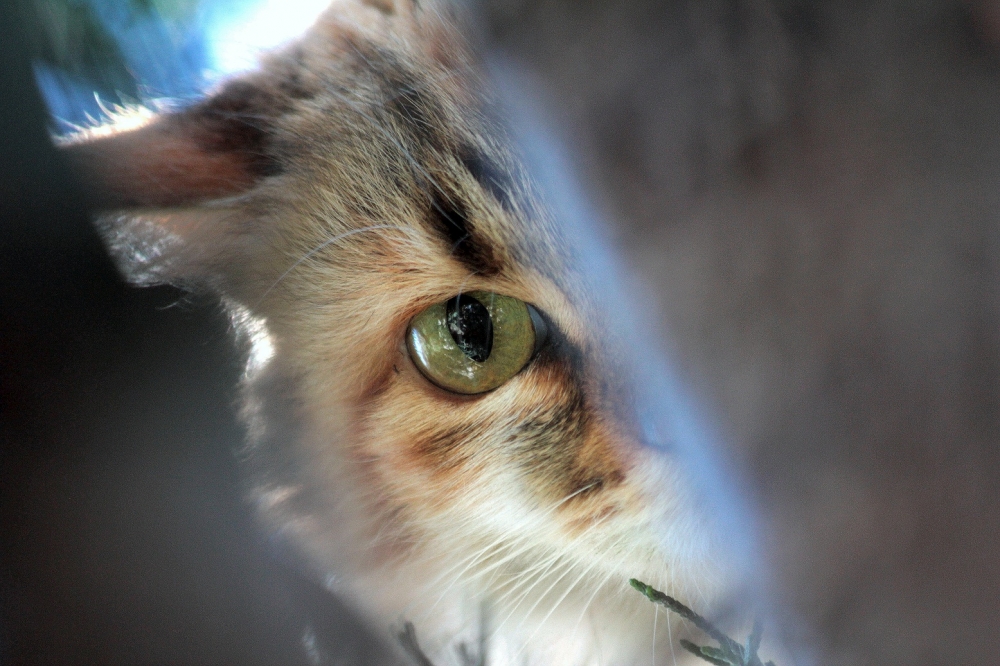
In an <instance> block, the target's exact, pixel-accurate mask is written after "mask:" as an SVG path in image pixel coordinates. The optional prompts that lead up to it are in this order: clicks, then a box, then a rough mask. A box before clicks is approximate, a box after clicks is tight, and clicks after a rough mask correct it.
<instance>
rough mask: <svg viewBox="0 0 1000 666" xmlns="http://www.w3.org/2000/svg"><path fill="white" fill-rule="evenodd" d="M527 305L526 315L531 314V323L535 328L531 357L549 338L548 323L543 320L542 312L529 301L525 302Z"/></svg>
mask: <svg viewBox="0 0 1000 666" xmlns="http://www.w3.org/2000/svg"><path fill="white" fill-rule="evenodd" d="M525 305H527V306H528V315H530V316H531V325H532V326H533V327H534V329H535V348H534V349H533V350H532V352H531V356H532V358H534V357H535V355H536V354H538V352H539V350H540V349H541V348H542V347H544V346H545V342H546V341H547V340H548V338H549V325H548V322H546V321H545V317H543V316H542V313H541V312H539V311H538V309H537V308H536V307H535V306H534V305H532V304H531V303H525Z"/></svg>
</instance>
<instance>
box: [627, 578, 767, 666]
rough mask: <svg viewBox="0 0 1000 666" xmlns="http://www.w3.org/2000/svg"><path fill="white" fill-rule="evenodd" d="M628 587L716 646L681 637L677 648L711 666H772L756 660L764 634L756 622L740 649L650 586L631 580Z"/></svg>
mask: <svg viewBox="0 0 1000 666" xmlns="http://www.w3.org/2000/svg"><path fill="white" fill-rule="evenodd" d="M629 585H631V586H632V587H634V588H635V589H636V590H637V591H639V592H640V593H642V594H643V595H644V596H645V597H646V598H647V599H649V600H650V601H652V602H653V603H654V604H660V605H661V606H663V607H665V608H668V609H669V610H672V611H673V612H675V613H677V614H678V615H680V616H681V617H682V618H684V619H685V620H687V621H688V622H690V623H691V624H693V625H694V626H696V627H698V628H699V629H701V630H702V631H703V632H705V633H706V634H707V635H709V636H711V637H712V638H713V639H715V641H716V642H717V643H718V644H719V647H717V648H715V647H711V646H709V645H696V644H694V643H692V642H691V641H689V640H685V639H683V638H682V639H681V641H680V643H681V647H682V648H684V649H685V650H687V651H688V652H690V653H691V654H693V655H695V656H696V657H699V658H701V659H703V660H705V661H707V662H708V663H710V664H715V666H774V662H771V661H769V662H767V663H766V664H762V663H761V661H760V657H759V656H757V650H758V649H759V648H760V641H761V638H762V636H763V634H764V628H763V625H762V624H761V622H760V620H757V621H755V622H754V624H753V630H751V632H750V636H748V637H747V642H746V645H745V646H743V645H740V644H739V643H737V642H736V641H734V640H733V639H732V638H730V637H729V636H727V635H726V634H724V633H723V632H722V631H720V630H719V629H718V627H716V626H715V625H714V624H712V623H711V622H709V621H708V620H706V619H705V618H704V617H702V616H701V615H698V613H695V612H694V611H693V610H691V609H690V608H688V607H687V606H685V605H684V604H682V603H681V602H679V601H677V600H676V599H674V598H673V597H671V596H670V595H667V594H664V593H663V592H660V591H659V590H657V589H655V588H654V587H653V586H652V585H647V584H646V583H643V582H642V581H639V580H636V579H635V578H632V579H631V580H629Z"/></svg>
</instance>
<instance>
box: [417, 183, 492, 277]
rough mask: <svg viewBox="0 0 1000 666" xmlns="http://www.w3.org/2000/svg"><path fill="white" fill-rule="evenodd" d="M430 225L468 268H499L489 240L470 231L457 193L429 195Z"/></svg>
mask: <svg viewBox="0 0 1000 666" xmlns="http://www.w3.org/2000/svg"><path fill="white" fill-rule="evenodd" d="M429 218H430V222H431V226H432V227H433V228H434V229H435V230H436V231H437V232H438V233H440V234H441V235H442V236H443V237H444V239H445V240H446V241H447V242H448V246H449V247H448V250H449V254H451V256H453V257H455V258H456V259H458V260H459V261H461V262H462V264H463V265H464V266H465V267H466V268H468V269H469V270H470V271H472V272H474V273H477V274H479V275H484V276H493V275H497V274H499V273H500V272H501V271H502V270H503V263H502V261H501V260H500V258H499V256H498V253H497V252H496V251H495V250H494V249H493V247H492V245H491V244H490V243H489V241H487V240H485V239H483V238H482V237H481V236H479V235H477V234H475V233H474V230H473V228H472V225H471V224H470V223H469V217H468V212H467V211H466V208H465V204H464V203H463V202H462V200H461V199H459V198H458V197H457V196H454V195H453V196H451V197H445V196H444V195H443V194H442V193H441V192H439V191H435V193H434V194H433V195H431V210H430V216H429Z"/></svg>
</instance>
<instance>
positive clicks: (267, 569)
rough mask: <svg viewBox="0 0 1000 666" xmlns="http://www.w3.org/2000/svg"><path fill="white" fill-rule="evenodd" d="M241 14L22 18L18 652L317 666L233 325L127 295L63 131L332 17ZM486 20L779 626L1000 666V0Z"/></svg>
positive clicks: (166, 292) (1, 650) (13, 536)
mask: <svg viewBox="0 0 1000 666" xmlns="http://www.w3.org/2000/svg"><path fill="white" fill-rule="evenodd" d="M227 1H228V0H227ZM227 1H223V0H219V1H218V2H214V1H210V0H202V1H201V2H198V1H197V0H173V1H171V0H131V2H128V1H125V0H121V1H120V2H111V1H110V0H105V1H103V2H102V1H100V0H58V1H55V0H53V1H44V0H37V1H36V2H35V3H34V4H24V5H17V6H15V8H16V11H14V10H12V11H11V12H10V13H9V14H8V15H9V16H11V17H14V18H15V20H12V21H4V22H0V59H2V60H0V77H3V78H4V81H3V83H4V87H3V89H4V90H5V91H7V93H6V94H5V95H4V101H3V103H2V104H0V118H2V122H0V137H2V139H0V141H2V143H0V211H2V212H0V216H2V217H0V222H2V225H0V272H2V280H0V299H2V301H0V312H2V316H0V410H2V411H0V419H2V420H0V437H2V441H0V477H2V478H0V517H2V536H0V566H2V572H0V576H2V577H0V604H2V613H3V614H2V619H0V660H6V661H7V662H9V663H14V664H20V663H126V662H128V663H132V664H135V663H185V664H188V663H190V664H197V663H230V662H232V663H248V664H252V663H261V664H263V663H301V660H302V659H305V657H303V656H302V650H301V638H302V636H301V633H300V629H301V625H300V622H299V619H298V618H297V615H296V614H297V613H299V612H300V607H299V606H298V605H297V604H298V602H297V601H294V600H293V601H290V600H289V598H288V589H289V588H288V579H289V574H288V572H285V571H283V570H281V568H280V566H278V565H276V564H275V560H274V558H272V557H270V554H269V545H268V543H267V542H266V540H265V539H264V538H263V537H262V536H260V535H258V533H257V532H256V531H255V530H254V527H253V523H252V517H251V516H250V514H249V511H248V510H247V508H246V507H245V506H244V505H243V504H242V503H241V501H240V498H239V490H238V480H237V470H236V468H235V464H234V462H233V460H232V458H231V456H230V450H231V448H232V446H234V445H235V444H236V443H237V442H238V441H239V439H240V432H239V428H238V426H237V425H236V424H235V421H234V418H233V413H234V409H233V400H234V392H233V386H234V384H235V381H236V379H237V377H238V373H239V367H238V360H237V359H236V357H235V355H234V353H233V352H232V351H231V346H230V341H229V339H228V334H227V324H226V322H225V320H224V318H223V317H222V315H221V313H220V312H219V310H218V309H217V308H216V307H215V306H214V305H213V304H212V303H210V302H207V301H202V300H199V299H192V298H191V297H190V296H187V295H185V294H182V293H180V292H177V291H175V290H172V289H166V288H157V289H147V290H135V289H131V288H129V287H127V286H125V285H123V284H122V283H121V281H120V280H119V279H118V277H117V276H116V274H115V273H114V270H113V268H112V267H111V266H110V264H109V263H108V262H107V260H106V259H105V258H104V255H103V252H102V250H101V248H100V245H99V242H98V241H97V239H96V237H95V235H94V233H93V232H92V230H91V228H90V226H89V223H88V218H87V213H86V210H85V203H84V200H83V197H82V194H81V193H80V192H79V191H77V190H76V189H74V186H73V184H72V182H71V180H70V179H69V177H68V174H67V173H66V172H65V170H64V168H63V166H62V165H61V164H60V162H59V161H58V159H57V157H56V156H55V153H54V150H53V149H52V148H51V145H50V142H49V139H48V136H47V134H46V128H55V129H57V130H58V129H62V128H64V127H65V124H61V121H60V120H59V119H60V118H61V120H62V121H66V122H69V123H80V122H85V121H86V117H87V114H90V115H98V114H100V113H101V108H100V104H98V102H97V101H96V100H95V98H94V96H93V92H95V91H96V92H98V98H99V99H100V100H101V104H104V105H111V104H114V103H119V102H129V101H134V100H143V99H148V98H150V97H156V96H160V95H169V96H173V97H175V98H180V99H184V98H188V97H190V96H193V95H196V94H197V93H198V91H199V90H202V89H204V87H205V86H207V85H210V84H211V82H212V80H213V77H214V76H215V74H214V73H213V72H218V71H232V70H236V69H239V68H240V67H245V66H247V63H248V62H249V61H250V60H252V54H253V50H252V48H251V47H252V46H253V45H254V44H255V43H258V42H262V41H266V40H267V39H271V40H275V39H283V38H285V37H287V36H290V35H291V34H294V31H295V30H296V29H297V28H296V26H297V25H299V24H300V23H301V24H303V25H304V23H302V22H303V21H307V17H308V13H309V12H310V11H316V10H317V7H315V4H316V3H312V6H308V5H309V3H305V4H303V5H302V9H301V11H299V10H295V11H293V10H292V9H290V8H291V7H292V6H293V4H294V3H287V2H286V3H266V2H265V3H263V4H260V5H257V8H258V9H256V10H254V9H253V8H252V6H250V5H246V4H244V3H239V2H236V0H233V1H232V2H228V4H227ZM270 5H274V6H281V7H285V11H283V12H278V13H271V14H268V11H271V10H268V9H267V7H268V6H270ZM475 8H476V10H477V12H478V14H479V17H480V19H481V20H480V22H479V24H478V25H477V29H476V31H475V35H476V40H477V43H478V44H479V45H480V46H481V47H482V48H484V49H487V50H491V52H494V53H502V54H504V55H503V57H505V58H509V59H511V60H512V61H514V62H517V63H518V64H519V66H520V68H521V71H522V72H525V73H527V75H528V76H530V77H532V81H533V82H534V83H533V86H532V88H533V89H534V90H536V91H537V92H538V93H539V94H540V96H541V97H542V99H543V101H544V104H545V106H546V108H547V110H548V113H549V118H550V120H551V121H552V122H553V126H554V127H556V128H557V131H558V132H559V133H560V134H561V139H562V140H563V141H564V142H565V144H566V145H568V146H569V147H570V149H571V151H572V154H573V155H574V157H575V158H576V161H575V164H576V165H577V167H578V168H579V175H580V177H581V178H582V179H583V182H584V183H585V184H586V187H587V192H588V194H589V195H590V196H591V197H592V200H593V202H594V204H595V205H596V207H597V209H598V210H600V211H601V212H602V213H603V215H604V217H605V218H606V219H607V220H608V221H609V222H610V224H611V225H612V230H613V235H614V238H615V240H616V242H617V243H618V246H619V249H620V253H621V254H620V256H621V258H622V261H623V262H624V263H625V264H626V265H627V266H629V267H630V268H631V270H633V271H635V272H636V274H637V275H639V276H640V277H641V278H642V279H644V280H645V283H646V284H647V286H648V287H649V289H650V290H651V293H652V294H653V295H654V297H653V299H652V300H651V301H650V302H649V305H650V308H651V309H652V310H653V311H654V312H655V313H656V314H657V316H658V317H659V320H660V321H662V331H661V334H662V336H663V343H664V348H665V349H666V350H667V351H668V352H670V353H671V355H672V358H673V360H674V361H675V363H676V364H677V366H678V368H679V370H680V373H681V375H682V377H683V378H684V379H685V381H686V382H687V384H688V386H689V387H690V389H691V391H692V392H693V394H695V395H696V396H697V397H698V399H699V400H700V401H701V404H702V405H703V406H704V407H705V409H707V410H709V411H710V412H711V413H712V414H713V416H714V418H715V420H716V421H717V423H718V425H719V429H720V432H722V433H723V435H724V436H723V441H724V442H725V444H726V446H727V449H726V451H727V453H728V455H729V456H730V458H731V459H732V460H734V461H736V462H737V463H738V464H739V465H740V466H742V468H743V469H744V470H745V473H746V479H747V480H748V482H749V483H748V486H747V488H746V489H745V490H746V494H747V496H748V498H749V500H750V501H751V502H753V503H754V505H755V506H756V507H757V509H758V513H759V515H760V517H761V526H762V532H763V534H762V539H763V542H764V550H765V553H766V555H767V557H768V559H769V562H770V565H771V573H772V576H773V580H774V585H773V599H772V601H773V603H774V607H775V609H776V611H777V616H778V621H776V624H775V626H776V627H777V628H775V629H774V631H780V632H782V633H783V637H784V638H785V639H786V640H787V641H788V642H789V644H790V645H792V646H793V648H798V649H800V650H801V652H800V653H799V656H800V657H801V659H802V662H801V663H811V662H810V658H813V659H815V661H816V662H817V663H827V662H829V663H837V664H880V665H881V664H913V665H917V666H923V665H927V666H932V665H935V664H945V663H947V664H949V665H953V664H977V663H990V662H991V661H993V660H995V657H994V655H996V654H1000V566H997V565H998V559H1000V557H998V553H1000V491H998V487H997V479H998V478H1000V441H998V440H1000V434H998V433H1000V309H998V307H1000V301H998V297H1000V290H998V278H1000V264H998V261H997V257H998V256H1000V254H998V252H1000V245H998V241H1000V235H998V228H1000V225H998V220H1000V187H998V185H1000V9H998V7H997V6H996V5H994V3H992V2H986V1H978V0H976V1H973V0H970V1H967V2H958V1H950V0H925V1H922V2H902V1H891V0H885V1H883V2H877V3H869V2H854V1H850V0H843V1H838V2H820V1H819V0H771V1H767V0H687V1H684V0H677V1H675V2H658V1H654V0H633V1H630V2H626V1H624V0H622V1H620V2H610V1H609V2H597V1H581V0H494V1H492V2H483V3H480V4H477V5H476V6H475ZM279 17H280V19H281V20H279ZM297 22H298V23H297ZM234 26H235V27H234ZM494 50H495V51H494ZM36 82H37V83H38V85H36ZM39 90H42V91H43V92H44V93H45V95H46V97H47V99H48V100H49V106H50V108H51V109H52V112H53V113H52V115H49V114H48V113H47V111H46V108H45V106H44V104H43V102H42V100H41V97H40V95H39ZM53 116H55V117H56V120H52V117H53ZM622 316H624V317H627V316H629V313H622ZM292 578H293V579H294V576H292ZM292 585H293V586H294V585H295V582H294V580H293V582H292ZM305 594H306V596H308V594H310V592H308V591H307V592H305ZM779 666H786V665H785V664H779Z"/></svg>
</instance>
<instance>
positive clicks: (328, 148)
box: [273, 15, 569, 279]
mask: <svg viewBox="0 0 1000 666" xmlns="http://www.w3.org/2000/svg"><path fill="white" fill-rule="evenodd" d="M377 20H379V21H382V22H383V23H387V24H389V27H385V26H382V27H381V28H380V29H371V28H369V29H365V30H353V31H345V30H344V29H343V22H342V21H341V20H338V21H337V22H336V23H335V26H336V28H333V27H325V26H324V25H323V24H322V23H321V24H320V25H319V26H317V28H316V29H314V31H313V33H311V34H310V35H309V36H308V37H307V39H305V40H304V41H303V42H301V43H300V44H299V45H297V46H296V47H295V48H294V49H292V50H291V51H290V52H289V53H288V54H286V55H285V56H284V57H283V60H282V61H281V62H280V66H279V67H276V68H274V73H273V76H274V77H275V79H279V80H280V81H281V82H282V83H281V85H283V86H285V88H286V89H289V87H290V86H291V84H289V81H292V82H294V88H291V92H290V93H289V96H290V97H294V99H292V100H290V102H289V105H290V106H291V107H294V109H295V112H294V113H291V114H289V115H288V116H286V119H285V121H284V128H283V129H284V131H283V133H282V132H279V134H278V137H279V138H278V151H279V160H282V159H283V160H284V161H285V162H286V163H287V164H286V166H287V167H288V168H289V169H290V170H292V171H294V172H295V173H296V175H299V176H300V181H301V183H302V187H303V188H305V189H308V190H309V191H310V192H312V193H315V192H322V193H324V194H325V196H324V203H325V204H328V205H333V206H334V207H335V208H336V209H337V210H336V214H339V215H346V216H351V217H355V218H362V219H363V220H364V221H367V222H368V223H373V222H378V221H392V222H394V223H396V224H405V225H410V226H413V227H415V228H419V229H421V230H423V231H426V232H428V233H430V234H433V235H434V236H436V238H437V239H438V241H439V250H440V251H441V252H442V253H443V254H445V255H446V256H447V258H448V259H449V260H454V261H457V262H458V263H460V264H461V266H462V267H463V268H464V269H465V270H466V271H467V272H468V273H469V274H471V275H477V276H484V277H500V276H507V277H512V276H514V275H518V274H521V273H523V271H524V269H526V268H530V269H531V270H533V271H538V272H541V273H543V274H545V275H546V276H548V277H550V278H552V279H561V276H563V275H565V273H566V268H567V263H569V262H568V261H567V257H568V255H567V252H566V249H565V243H563V242H561V239H560V234H559V233H558V230H557V229H556V228H555V227H554V225H553V224H552V223H551V222H550V220H549V219H548V217H547V216H546V215H545V213H544V209H543V208H542V207H541V206H540V205H538V198H537V196H536V195H535V193H534V190H533V187H532V185H531V183H530V180H529V179H528V177H527V175H526V172H525V170H524V169H523V168H522V167H521V165H520V162H519V160H518V158H517V151H516V149H515V147H514V146H513V144H512V142H511V141H510V139H509V138H508V132H507V131H506V128H505V127H504V124H503V122H502V120H501V118H502V116H501V114H500V113H498V112H497V111H496V104H495V100H494V99H493V98H492V97H491V95H490V93H489V91H488V88H487V86H486V85H485V84H484V82H483V81H482V79H481V78H480V77H479V76H478V75H477V73H476V72H477V69H476V67H475V66H474V65H473V63H472V62H471V57H470V56H469V53H468V51H467V49H465V48H464V46H463V42H462V40H461V37H460V36H459V35H458V34H457V33H455V32H453V31H451V30H450V28H448V27H447V26H445V25H439V22H440V21H439V17H437V19H436V18H435V16H433V15H432V16H418V17H417V19H414V20H411V21H410V22H409V23H407V24H406V25H405V26H403V28H400V29H398V30H397V29H392V25H391V24H392V22H393V21H396V22H402V21H403V19H402V18H400V17H398V16H397V17H394V16H391V15H390V16H382V17H381V18H378V19H377ZM415 31H416V32H433V33H435V34H436V38H437V41H434V40H427V39H420V40H416V39H413V38H412V33H413V32H415ZM443 31H446V34H437V33H440V32H443ZM408 35H409V37H410V38H407V37H408ZM442 44H446V46H444V45H442ZM282 145H283V146H284V147H285V149H284V151H283V152H282V150H281V149H282ZM333 200H336V201H333Z"/></svg>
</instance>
